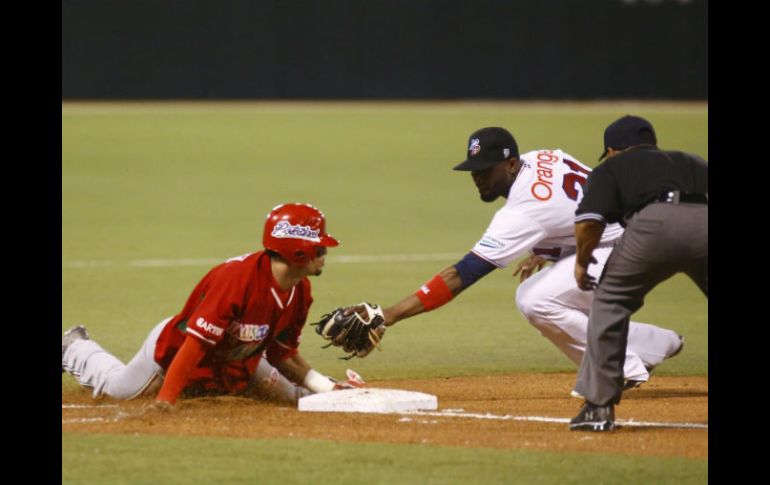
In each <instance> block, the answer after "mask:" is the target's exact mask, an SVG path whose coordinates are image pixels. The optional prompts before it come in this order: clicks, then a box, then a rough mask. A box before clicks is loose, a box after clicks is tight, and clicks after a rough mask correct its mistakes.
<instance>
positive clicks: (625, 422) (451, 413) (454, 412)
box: [62, 404, 709, 430]
mask: <svg viewBox="0 0 770 485" xmlns="http://www.w3.org/2000/svg"><path fill="white" fill-rule="evenodd" d="M116 407H118V406H117V405H116V404H93V405H88V404H62V409H84V408H116ZM395 414H399V415H401V416H429V417H440V418H469V419H491V420H499V421H530V422H539V423H557V424H569V421H570V420H569V418H553V417H549V416H513V415H510V414H504V415H499V414H491V413H483V414H482V413H468V412H465V411H463V410H462V409H447V410H444V411H412V412H400V413H395ZM125 417H128V414H125V413H118V415H117V416H115V417H113V418H98V417H97V418H75V419H62V424H73V423H104V422H116V421H120V420H121V419H122V418H125ZM409 421H411V419H410V418H408V417H402V418H401V419H399V422H409ZM430 423H431V424H433V423H434V421H430ZM615 423H616V424H618V425H620V426H630V427H640V428H645V427H646V428H678V429H705V430H707V429H708V427H709V426H708V424H704V423H670V422H668V423H667V422H654V421H636V420H634V419H618V420H616V421H615Z"/></svg>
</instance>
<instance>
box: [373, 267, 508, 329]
mask: <svg viewBox="0 0 770 485" xmlns="http://www.w3.org/2000/svg"><path fill="white" fill-rule="evenodd" d="M495 268H496V266H494V265H493V264H491V263H489V262H488V261H486V260H484V259H481V258H480V257H479V256H477V255H476V254H474V253H472V252H470V253H468V254H466V255H465V257H464V258H463V259H461V260H460V261H458V262H457V263H456V264H454V265H452V266H449V267H447V268H444V269H443V270H441V271H440V272H439V273H438V274H436V276H434V277H433V278H432V279H431V280H430V281H428V282H427V283H425V284H424V285H422V286H421V287H420V289H418V290H417V291H416V292H414V293H412V294H411V295H408V296H406V297H404V298H403V299H402V300H401V301H399V302H398V303H396V304H395V305H393V306H390V307H388V308H384V309H383V314H384V315H385V325H387V326H390V325H393V324H394V323H396V322H398V321H399V320H403V319H405V318H409V317H413V316H415V315H419V314H420V313H423V312H426V311H430V310H434V309H436V308H438V307H440V306H442V305H444V304H446V303H449V301H450V300H452V298H454V297H455V296H457V295H459V294H460V293H462V292H463V290H465V289H466V288H468V287H469V286H471V285H472V284H473V283H475V282H476V281H478V280H479V279H480V278H482V277H483V276H485V275H487V274H488V273H490V272H491V271H492V270H493V269H495Z"/></svg>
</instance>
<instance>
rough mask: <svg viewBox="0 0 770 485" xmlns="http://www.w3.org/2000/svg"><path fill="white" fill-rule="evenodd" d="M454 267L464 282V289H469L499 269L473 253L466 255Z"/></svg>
mask: <svg viewBox="0 0 770 485" xmlns="http://www.w3.org/2000/svg"><path fill="white" fill-rule="evenodd" d="M454 266H455V269H456V270H457V274H458V275H460V280H462V282H463V289H465V288H468V287H469V286H471V285H472V284H473V283H475V282H476V281H478V280H479V279H480V278H482V277H484V276H486V275H488V274H489V273H491V272H492V271H493V270H495V269H497V266H495V265H493V264H492V263H490V262H488V261H485V260H483V259H481V258H480V257H478V256H476V255H475V254H474V253H473V252H470V253H468V254H466V255H465V257H464V258H463V259H461V260H460V261H458V262H457V264H455V265H454Z"/></svg>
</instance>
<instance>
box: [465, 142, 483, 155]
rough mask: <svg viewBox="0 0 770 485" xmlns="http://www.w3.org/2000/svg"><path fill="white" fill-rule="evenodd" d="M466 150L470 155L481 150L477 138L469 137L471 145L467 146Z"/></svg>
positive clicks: (476, 153)
mask: <svg viewBox="0 0 770 485" xmlns="http://www.w3.org/2000/svg"><path fill="white" fill-rule="evenodd" d="M468 151H469V152H471V156H475V155H478V153H479V152H480V151H481V145H479V139H478V138H471V145H470V146H469V147H468Z"/></svg>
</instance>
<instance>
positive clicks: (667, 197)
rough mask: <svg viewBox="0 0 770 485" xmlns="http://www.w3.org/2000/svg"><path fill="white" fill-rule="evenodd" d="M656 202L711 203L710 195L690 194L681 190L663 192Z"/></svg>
mask: <svg viewBox="0 0 770 485" xmlns="http://www.w3.org/2000/svg"><path fill="white" fill-rule="evenodd" d="M656 202H666V203H669V204H706V205H708V203H709V196H708V194H690V193H687V192H681V191H679V190H667V191H666V192H662V193H661V194H660V195H659V196H658V198H657V200H656Z"/></svg>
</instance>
